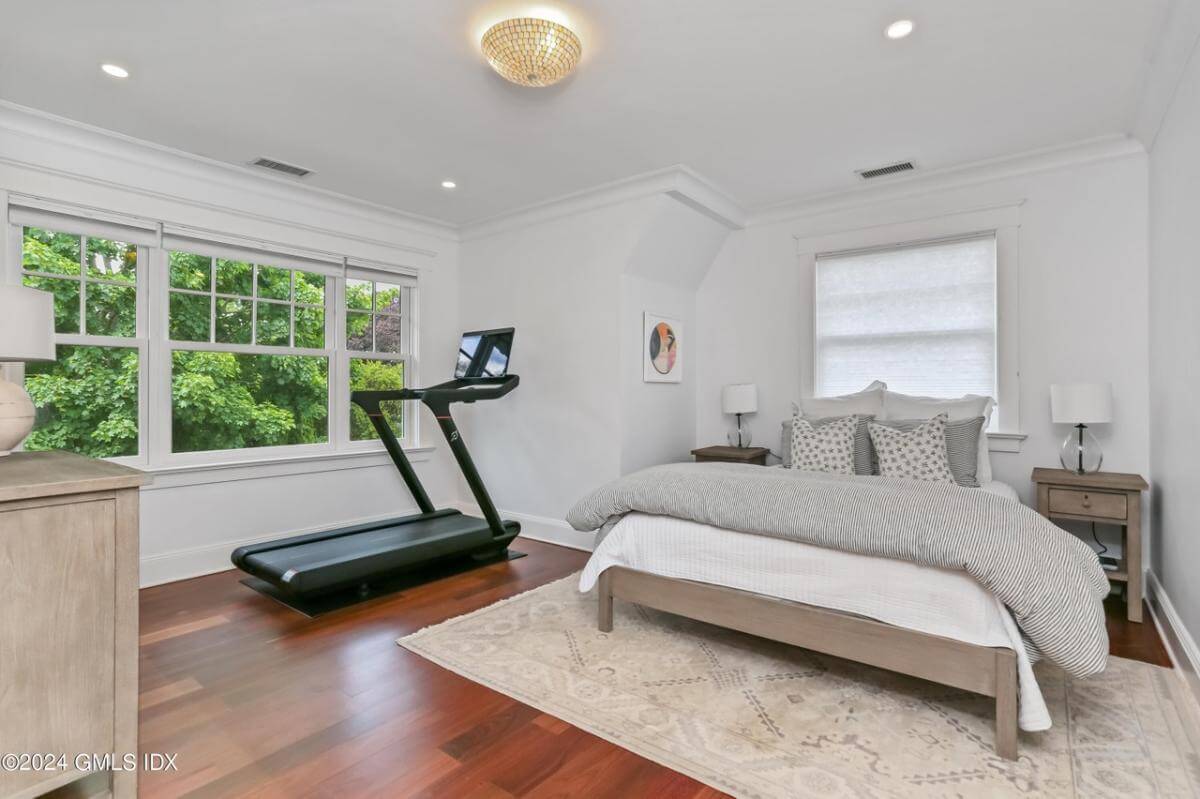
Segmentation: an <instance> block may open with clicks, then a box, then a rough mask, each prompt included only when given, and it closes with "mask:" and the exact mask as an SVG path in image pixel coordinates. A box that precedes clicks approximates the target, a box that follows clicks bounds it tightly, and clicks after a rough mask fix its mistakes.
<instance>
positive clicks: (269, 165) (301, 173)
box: [250, 158, 312, 178]
mask: <svg viewBox="0 0 1200 799" xmlns="http://www.w3.org/2000/svg"><path fill="white" fill-rule="evenodd" d="M250 163H251V165H253V166H260V167H262V168H263V169H270V170H272V171H273V172H282V173H283V174H285V175H291V176H292V177H294V178H303V177H307V176H308V175H311V174H312V170H311V169H305V168H304V167H302V166H296V165H295V164H285V163H284V162H283V161H276V160H275V159H273V158H256V159H254V160H253V161H251V162H250Z"/></svg>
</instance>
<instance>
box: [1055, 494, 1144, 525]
mask: <svg viewBox="0 0 1200 799" xmlns="http://www.w3.org/2000/svg"><path fill="white" fill-rule="evenodd" d="M1050 512H1051V513H1068V514H1070V515H1072V516H1095V517H1096V518H1098V519H1124V518H1125V517H1126V515H1127V514H1128V512H1129V510H1128V505H1127V500H1126V498H1125V495H1124V494H1108V493H1105V492H1103V491H1080V490H1078V489H1067V488H1051V489H1050Z"/></svg>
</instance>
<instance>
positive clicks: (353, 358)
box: [345, 273, 412, 441]
mask: <svg viewBox="0 0 1200 799" xmlns="http://www.w3.org/2000/svg"><path fill="white" fill-rule="evenodd" d="M411 303H412V295H411V284H409V283H407V282H405V283H401V282H392V281H391V280H389V279H383V280H376V279H374V277H373V276H371V275H369V274H365V273H358V276H357V277H351V278H347V280H346V302H345V312H346V328H345V334H346V350H347V351H348V354H349V356H350V358H349V390H350V391H360V390H375V391H380V390H394V389H400V388H404V384H405V375H406V374H407V364H408V361H409V351H410V349H411V345H410V316H411V314H410V308H411ZM380 407H381V409H382V410H383V414H384V418H386V419H387V421H388V423H389V424H391V426H392V429H393V431H394V432H395V433H396V437H397V438H399V439H401V440H403V439H404V438H405V418H404V417H405V403H404V402H401V401H393V402H384V403H382V404H381V406H380ZM378 437H379V434H378V433H376V432H375V428H374V426H373V425H372V424H371V420H370V419H368V418H367V415H366V414H365V413H363V410H362V408H360V407H358V406H357V405H354V404H351V405H350V440H351V441H370V440H373V439H377V438H378Z"/></svg>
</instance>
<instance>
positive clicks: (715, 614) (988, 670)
mask: <svg viewBox="0 0 1200 799" xmlns="http://www.w3.org/2000/svg"><path fill="white" fill-rule="evenodd" d="M599 590H600V618H599V623H600V630H601V631H602V632H611V631H612V628H613V599H614V598H616V597H619V598H621V599H624V600H626V601H628V602H635V603H637V604H639V605H645V606H647V607H651V608H656V609H657V610H663V611H666V612H668V613H674V614H677V615H679V616H685V617H687V618H689V619H695V620H697V621H703V622H708V623H709V624H715V625H717V626H719V627H727V628H729V629H732V630H740V631H741V632H744V633H750V634H751V635H757V636H759V637H762V638H769V639H771V640H773V641H781V642H783V643H786V644H792V645H793V646H800V647H804V648H805V649H811V650H814V651H816V652H823V653H825V654H827V655H833V656H835V657H840V658H845V659H846V660H853V661H857V662H858V663H865V664H867V665H869V666H877V667H879V668H882V669H888V670H889V671H895V672H899V673H901V674H907V675H909V676H912V677H920V678H921V679H925V680H930V681H931V682H936V683H941V684H942V685H949V686H951V687H954V688H961V689H963V690H965V691H971V692H973V693H977V694H983V695H985V696H992V697H995V699H996V753H997V754H998V755H1000V757H1003V758H1007V759H1008V760H1016V759H1017V656H1016V654H1015V653H1014V652H1013V650H1011V649H1008V648H993V647H987V646H978V645H975V644H966V643H963V642H962V641H955V640H953V639H951V638H942V637H941V636H937V635H929V634H926V633H919V632H914V631H912V630H906V629H904V628H902V627H895V626H893V625H891V624H884V623H882V622H878V621H873V620H871V619H866V618H862V617H860V616H853V615H850V614H847V613H840V612H838V611H836V610H827V609H825V608H819V607H815V606H813V605H805V604H801V603H799V602H789V601H787V600H783V599H776V598H775V597H769V596H763V595H761V594H754V593H750V592H749V591H739V590H737V589H735V588H725V587H723V586H716V585H709V584H707V583H697V582H692V581H690V580H678V579H673V578H670V577H661V576H659V575H657V574H649V573H647V572H639V571H635V570H633V569H626V568H623V567H620V566H613V567H610V568H608V569H606V570H605V571H604V572H603V573H602V574H601V575H600V585H599Z"/></svg>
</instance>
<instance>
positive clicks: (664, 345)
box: [642, 311, 683, 383]
mask: <svg viewBox="0 0 1200 799" xmlns="http://www.w3.org/2000/svg"><path fill="white" fill-rule="evenodd" d="M682 341H683V325H682V324H681V323H680V322H679V320H678V319H671V318H669V317H666V316H659V315H658V314H653V313H650V312H649V311H646V312H645V313H644V314H642V380H643V381H644V382H646V383H679V382H681V381H682V380H683V351H682V349H681V347H682Z"/></svg>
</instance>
